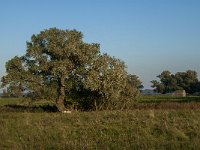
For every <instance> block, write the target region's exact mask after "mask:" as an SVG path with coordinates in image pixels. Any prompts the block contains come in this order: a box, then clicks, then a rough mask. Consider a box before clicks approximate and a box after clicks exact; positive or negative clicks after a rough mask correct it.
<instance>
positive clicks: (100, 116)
mask: <svg viewBox="0 0 200 150" xmlns="http://www.w3.org/2000/svg"><path fill="white" fill-rule="evenodd" d="M143 98H144V97H143ZM150 99H151V97H150ZM1 100H2V99H0V149H1V150H4V149H15V150H21V149H22V150H23V149H25V150H26V149H39V150H40V149H42V150H43V149H56V150H57V149H58V150H59V149H70V150H71V149H75V150H76V149H100V150H101V149H114V150H115V149H116V150H117V149H119V150H121V149H176V150H177V149H181V150H182V149H187V150H188V149H200V142H199V141H200V109H198V108H196V109H193V108H190V109H182V108H180V109H176V108H174V109H165V107H163V108H162V109H161V108H160V109H155V108H154V107H149V108H148V107H147V106H151V105H161V104H162V105H163V106H166V104H169V103H170V104H176V103H178V102H173V103H172V102H169V101H168V102H164V103H162V102H160V103H156V102H153V103H149V102H148V103H147V102H146V103H145V102H144V101H143V102H142V101H141V102H140V103H139V104H138V106H137V107H139V106H141V105H143V106H145V107H147V108H148V109H147V108H146V109H139V108H133V109H131V110H124V111H93V112H72V114H61V113H57V112H56V113H53V111H51V112H48V111H46V110H45V109H43V108H44V106H45V107H46V106H49V107H50V106H53V105H52V104H51V103H48V102H43V101H41V102H39V101H37V102H34V103H31V102H30V104H28V103H26V100H20V99H17V100H16V101H15V100H13V101H12V100H11V99H10V100H8V101H7V103H6V100H3V101H1ZM163 100H164V99H163ZM10 101H12V102H13V103H11V102H10ZM193 103H195V104H198V102H193ZM193 103H192V105H195V104H193ZM179 104H180V105H185V104H188V105H190V103H188V102H184V103H179ZM12 105H13V106H16V108H15V107H11V106H12ZM19 105H20V106H26V107H22V108H18V107H17V106H19ZM135 107H136V106H135ZM33 108H35V109H33ZM50 108H51V107H50ZM24 109H27V110H24ZM31 109H33V110H31Z"/></svg>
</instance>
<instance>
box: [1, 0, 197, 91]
mask: <svg viewBox="0 0 200 150" xmlns="http://www.w3.org/2000/svg"><path fill="white" fill-rule="evenodd" d="M50 27H57V28H61V29H77V30H80V31H82V32H83V34H84V40H85V41H86V42H97V43H100V44H101V50H102V52H106V53H108V54H110V55H112V56H116V57H117V58H120V59H122V60H124V61H125V62H126V64H127V66H128V72H129V73H132V74H136V75H138V76H139V77H140V79H141V80H142V81H143V84H144V86H145V88H149V87H150V81H151V80H153V79H156V75H158V74H159V73H161V72H162V71H163V70H170V71H172V72H173V73H175V72H178V71H186V70H188V69H192V70H196V71H197V72H198V75H199V76H200V58H199V57H200V1H199V0H32V1H31V0H0V52H1V55H0V76H3V75H4V74H5V67H4V64H5V62H6V61H7V60H9V59H11V58H12V57H13V56H15V55H19V56H20V55H23V54H24V53H25V50H26V41H28V40H30V37H31V35H32V34H37V33H39V32H40V31H41V30H43V29H47V28H50Z"/></svg>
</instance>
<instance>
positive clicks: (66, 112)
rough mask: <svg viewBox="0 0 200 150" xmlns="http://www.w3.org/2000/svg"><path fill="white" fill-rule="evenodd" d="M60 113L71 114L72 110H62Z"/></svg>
mask: <svg viewBox="0 0 200 150" xmlns="http://www.w3.org/2000/svg"><path fill="white" fill-rule="evenodd" d="M62 113H64V114H71V113H72V112H71V111H70V110H64V111H63V112H62Z"/></svg>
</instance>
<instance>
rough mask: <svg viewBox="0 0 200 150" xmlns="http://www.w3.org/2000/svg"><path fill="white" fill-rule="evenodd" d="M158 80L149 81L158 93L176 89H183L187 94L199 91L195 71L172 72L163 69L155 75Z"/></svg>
mask: <svg viewBox="0 0 200 150" xmlns="http://www.w3.org/2000/svg"><path fill="white" fill-rule="evenodd" d="M157 77H158V78H159V80H160V81H157V80H153V81H151V83H152V87H153V88H154V91H155V92H158V93H163V94H165V93H172V92H174V91H176V90H185V91H186V93H188V94H195V93H198V92H200V82H199V80H198V76H197V72H196V71H193V70H188V71H186V72H177V73H175V74H172V73H171V72H170V71H163V72H162V73H161V74H160V75H158V76H157Z"/></svg>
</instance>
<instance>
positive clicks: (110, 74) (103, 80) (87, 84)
mask: <svg viewBox="0 0 200 150" xmlns="http://www.w3.org/2000/svg"><path fill="white" fill-rule="evenodd" d="M6 72H7V75H5V76H4V77H2V83H3V84H2V86H4V87H5V86H8V89H9V91H10V93H12V94H13V95H18V96H20V95H22V93H23V92H24V91H28V92H29V95H30V96H31V97H32V98H44V99H49V100H55V102H56V106H57V107H58V110H59V111H64V110H65V108H66V106H65V102H66V101H69V100H71V101H72V103H73V102H76V103H78V105H81V104H84V105H87V107H88V108H93V107H94V106H95V107H97V106H98V107H100V106H108V105H110V106H111V105H112V106H115V105H116V104H117V103H118V102H119V101H121V102H122V104H125V103H127V101H128V100H127V99H129V100H130V99H131V100H134V99H135V97H136V95H137V93H138V90H137V89H138V88H139V87H141V82H140V81H139V79H138V78H137V76H134V75H132V76H129V75H128V74H127V72H126V66H125V64H124V62H123V61H121V60H119V59H117V58H114V57H111V56H109V55H107V54H101V53H100V45H99V44H97V43H92V44H89V43H86V42H84V41H83V34H82V33H81V32H79V31H77V30H61V29H57V28H50V29H47V30H44V31H41V32H40V33H39V34H37V35H35V34H34V35H33V36H32V37H31V40H30V41H29V42H27V50H26V53H25V54H24V55H23V56H21V57H18V56H15V57H14V58H12V59H11V60H9V61H8V62H7V63H6ZM129 85H130V86H129ZM125 88H128V89H129V93H126V91H124V89H125ZM122 99H124V100H122ZM89 106H90V107H89Z"/></svg>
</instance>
